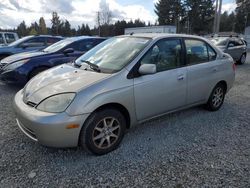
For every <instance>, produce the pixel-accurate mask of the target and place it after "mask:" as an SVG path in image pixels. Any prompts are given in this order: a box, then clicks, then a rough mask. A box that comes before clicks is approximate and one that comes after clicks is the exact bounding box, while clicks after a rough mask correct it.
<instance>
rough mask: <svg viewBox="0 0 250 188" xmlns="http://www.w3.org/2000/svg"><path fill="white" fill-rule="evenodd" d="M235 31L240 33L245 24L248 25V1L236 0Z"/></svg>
mask: <svg viewBox="0 0 250 188" xmlns="http://www.w3.org/2000/svg"><path fill="white" fill-rule="evenodd" d="M236 4H237V7H236V9H235V12H236V23H235V30H236V32H239V33H242V32H243V31H244V29H245V27H246V26H250V1H249V0H236Z"/></svg>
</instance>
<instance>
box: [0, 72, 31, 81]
mask: <svg viewBox="0 0 250 188" xmlns="http://www.w3.org/2000/svg"><path fill="white" fill-rule="evenodd" d="M0 80H1V81H3V82H7V83H16V84H25V83H26V82H27V81H28V79H27V76H26V75H24V74H21V73H20V72H19V71H18V70H7V71H5V70H1V71H0Z"/></svg>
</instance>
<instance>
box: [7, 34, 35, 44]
mask: <svg viewBox="0 0 250 188" xmlns="http://www.w3.org/2000/svg"><path fill="white" fill-rule="evenodd" d="M32 37H33V36H27V37H23V38H21V39H18V40H16V41H14V42H12V43H10V44H9V46H16V45H18V44H20V43H22V42H24V41H26V40H27V39H30V38H32Z"/></svg>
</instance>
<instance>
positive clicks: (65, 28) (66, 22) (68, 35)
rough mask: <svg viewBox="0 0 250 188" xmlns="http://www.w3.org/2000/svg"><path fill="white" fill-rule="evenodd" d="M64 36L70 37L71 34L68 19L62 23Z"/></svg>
mask: <svg viewBox="0 0 250 188" xmlns="http://www.w3.org/2000/svg"><path fill="white" fill-rule="evenodd" d="M63 34H64V36H66V37H70V36H71V35H72V33H71V28H70V23H69V21H68V20H65V23H64V33H63Z"/></svg>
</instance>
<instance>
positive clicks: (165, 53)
mask: <svg viewBox="0 0 250 188" xmlns="http://www.w3.org/2000/svg"><path fill="white" fill-rule="evenodd" d="M181 52H182V46H181V41H180V40H179V39H167V40H160V41H158V42H157V43H156V44H155V45H153V46H152V47H151V49H150V50H149V51H148V52H147V53H146V54H145V55H144V57H143V58H142V59H141V64H155V65H156V68H157V72H161V71H166V70H170V69H175V68H178V67H181V66H183V60H182V53H181Z"/></svg>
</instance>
